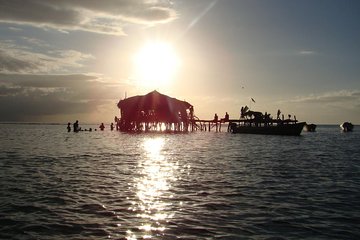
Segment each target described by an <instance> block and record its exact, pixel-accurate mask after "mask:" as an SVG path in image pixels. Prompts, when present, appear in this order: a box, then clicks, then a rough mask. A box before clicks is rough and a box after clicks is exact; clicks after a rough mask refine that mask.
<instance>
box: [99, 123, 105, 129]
mask: <svg viewBox="0 0 360 240" xmlns="http://www.w3.org/2000/svg"><path fill="white" fill-rule="evenodd" d="M99 128H100V130H101V131H104V129H105V125H104V123H101V124H100V126H99Z"/></svg>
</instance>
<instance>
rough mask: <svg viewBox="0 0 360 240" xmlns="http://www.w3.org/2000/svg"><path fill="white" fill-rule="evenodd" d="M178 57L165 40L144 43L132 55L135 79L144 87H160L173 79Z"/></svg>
mask: <svg viewBox="0 0 360 240" xmlns="http://www.w3.org/2000/svg"><path fill="white" fill-rule="evenodd" d="M178 66H179V59H178V57H177V55H176V53H175V51H174V49H173V48H172V46H171V45H170V44H168V43H165V42H152V43H147V44H146V45H144V46H143V47H142V48H141V49H140V50H139V52H138V53H137V54H136V55H135V57H134V67H135V73H134V75H135V80H137V81H138V82H139V84H140V85H142V86H145V87H153V88H154V87H155V88H157V87H161V86H164V85H166V84H168V83H170V81H171V80H172V79H173V77H174V74H175V72H176V70H177V68H178Z"/></svg>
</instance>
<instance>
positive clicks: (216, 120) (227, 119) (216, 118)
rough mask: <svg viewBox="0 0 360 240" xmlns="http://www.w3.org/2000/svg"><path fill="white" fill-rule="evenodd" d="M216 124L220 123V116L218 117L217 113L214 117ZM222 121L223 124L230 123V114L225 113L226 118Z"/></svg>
mask: <svg viewBox="0 0 360 240" xmlns="http://www.w3.org/2000/svg"><path fill="white" fill-rule="evenodd" d="M213 121H214V122H218V121H219V116H218V115H217V113H215V115H214V120H213ZM220 121H221V122H223V123H224V122H228V121H229V114H228V113H227V112H226V113H225V116H224V118H222V119H220Z"/></svg>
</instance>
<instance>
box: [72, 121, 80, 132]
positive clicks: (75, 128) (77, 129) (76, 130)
mask: <svg viewBox="0 0 360 240" xmlns="http://www.w3.org/2000/svg"><path fill="white" fill-rule="evenodd" d="M73 130H74V132H78V131H79V121H78V120H76V122H74V124H73Z"/></svg>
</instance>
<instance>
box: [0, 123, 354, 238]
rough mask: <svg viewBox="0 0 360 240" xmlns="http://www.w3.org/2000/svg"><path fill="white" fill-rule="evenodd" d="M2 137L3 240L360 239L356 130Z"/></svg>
mask: <svg viewBox="0 0 360 240" xmlns="http://www.w3.org/2000/svg"><path fill="white" fill-rule="evenodd" d="M92 127H94V126H92ZM0 133H1V134H0V136H1V141H0V144H1V145H0V239H360V228H359V222H360V163H359V162H360V130H359V129H357V128H356V126H355V131H354V132H352V133H342V132H341V131H340V128H339V127H338V126H318V129H317V132H315V133H307V132H303V133H302V136H300V137H288V136H261V135H246V134H230V133H226V132H221V133H215V132H196V133H189V134H160V133H153V134H124V133H120V132H116V131H114V132H111V131H109V129H106V130H105V131H104V132H100V131H97V132H94V131H93V132H79V133H72V132H70V133H67V132H66V126H60V125H10V124H0Z"/></svg>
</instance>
